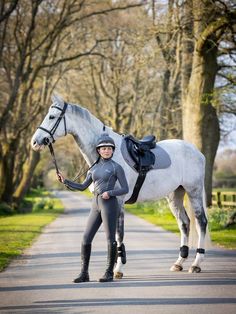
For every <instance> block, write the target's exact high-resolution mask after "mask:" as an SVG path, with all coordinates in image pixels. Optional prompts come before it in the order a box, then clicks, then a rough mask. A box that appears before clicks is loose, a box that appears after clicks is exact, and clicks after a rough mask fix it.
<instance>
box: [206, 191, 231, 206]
mask: <svg viewBox="0 0 236 314" xmlns="http://www.w3.org/2000/svg"><path fill="white" fill-rule="evenodd" d="M212 205H217V206H219V207H226V206H230V207H236V192H233V191H225V192H222V191H216V192H212Z"/></svg>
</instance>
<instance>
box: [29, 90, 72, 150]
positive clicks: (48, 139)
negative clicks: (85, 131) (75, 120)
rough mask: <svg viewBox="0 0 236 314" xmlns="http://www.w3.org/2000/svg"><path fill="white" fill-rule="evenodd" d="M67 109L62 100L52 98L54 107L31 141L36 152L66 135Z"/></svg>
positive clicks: (55, 97)
mask: <svg viewBox="0 0 236 314" xmlns="http://www.w3.org/2000/svg"><path fill="white" fill-rule="evenodd" d="M66 109H67V103H65V102H64V100H63V99H62V98H60V97H58V96H52V105H51V107H50V108H49V110H48V113H47V115H46V117H45V118H44V120H43V122H42V123H41V125H40V126H39V127H38V128H37V130H36V132H35V133H34V135H33V137H32V139H31V146H32V148H33V149H34V150H36V151H37V150H41V149H43V148H44V147H45V146H46V145H48V144H50V143H53V142H55V140H56V139H57V138H59V137H61V136H65V135H66V133H67V129H66V118H65V112H66Z"/></svg>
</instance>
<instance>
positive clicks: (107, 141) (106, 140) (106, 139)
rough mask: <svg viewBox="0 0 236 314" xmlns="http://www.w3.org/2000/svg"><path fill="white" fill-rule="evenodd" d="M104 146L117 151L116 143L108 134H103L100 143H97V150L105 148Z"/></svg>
mask: <svg viewBox="0 0 236 314" xmlns="http://www.w3.org/2000/svg"><path fill="white" fill-rule="evenodd" d="M104 146H110V147H112V148H113V149H115V147H116V146H115V142H114V140H113V139H112V138H111V137H110V136H109V135H108V134H107V133H103V134H102V135H101V136H100V137H99V139H98V141H97V145H96V149H98V148H100V147H104Z"/></svg>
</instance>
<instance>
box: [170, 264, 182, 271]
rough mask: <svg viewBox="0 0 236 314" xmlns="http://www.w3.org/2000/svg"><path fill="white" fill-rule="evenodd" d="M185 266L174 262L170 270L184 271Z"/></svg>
mask: <svg viewBox="0 0 236 314" xmlns="http://www.w3.org/2000/svg"><path fill="white" fill-rule="evenodd" d="M182 270H183V267H182V266H181V265H177V264H174V265H173V266H171V268H170V271H182Z"/></svg>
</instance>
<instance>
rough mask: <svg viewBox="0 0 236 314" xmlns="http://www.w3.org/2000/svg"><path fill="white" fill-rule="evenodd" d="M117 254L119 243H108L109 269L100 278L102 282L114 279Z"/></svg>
mask: <svg viewBox="0 0 236 314" xmlns="http://www.w3.org/2000/svg"><path fill="white" fill-rule="evenodd" d="M116 254H117V244H116V242H113V243H109V244H108V252H107V269H106V272H105V274H104V276H103V277H102V278H100V279H99V281H100V282H107V281H112V280H113V275H114V273H113V268H114V265H115V261H116Z"/></svg>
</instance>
